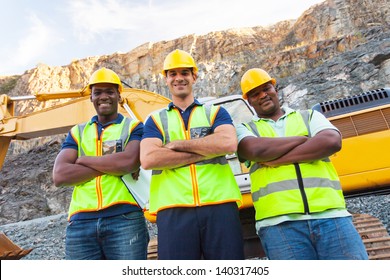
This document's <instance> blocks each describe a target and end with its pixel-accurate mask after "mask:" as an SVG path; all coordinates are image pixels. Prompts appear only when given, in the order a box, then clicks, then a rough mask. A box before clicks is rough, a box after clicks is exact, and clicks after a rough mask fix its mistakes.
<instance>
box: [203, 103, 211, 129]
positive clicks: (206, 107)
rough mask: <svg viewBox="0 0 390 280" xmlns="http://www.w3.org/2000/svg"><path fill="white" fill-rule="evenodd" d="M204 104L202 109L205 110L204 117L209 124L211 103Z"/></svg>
mask: <svg viewBox="0 0 390 280" xmlns="http://www.w3.org/2000/svg"><path fill="white" fill-rule="evenodd" d="M203 106H204V110H205V112H206V118H207V120H208V121H209V126H211V119H210V117H211V105H203Z"/></svg>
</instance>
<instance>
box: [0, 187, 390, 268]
mask: <svg viewBox="0 0 390 280" xmlns="http://www.w3.org/2000/svg"><path fill="white" fill-rule="evenodd" d="M347 207H348V209H349V211H350V212H351V213H366V214H370V215H373V216H375V217H377V218H379V219H380V220H381V221H382V223H383V224H384V226H385V227H386V229H387V231H388V232H389V233H390V194H389V195H372V196H365V197H359V198H351V199H347ZM148 226H149V233H150V236H151V237H155V236H156V227H155V225H154V224H150V223H149V224H148ZM65 227H66V214H60V215H56V216H49V217H44V218H39V219H35V220H30V221H24V222H18V223H13V224H7V225H2V226H0V231H1V232H4V233H5V234H6V235H7V237H8V238H9V239H11V240H12V241H13V242H14V243H15V244H17V245H18V246H19V247H20V248H22V249H30V248H32V249H33V250H32V251H31V253H29V254H28V255H27V256H25V257H24V258H23V259H24V260H61V259H64V256H65V254H64V249H65Z"/></svg>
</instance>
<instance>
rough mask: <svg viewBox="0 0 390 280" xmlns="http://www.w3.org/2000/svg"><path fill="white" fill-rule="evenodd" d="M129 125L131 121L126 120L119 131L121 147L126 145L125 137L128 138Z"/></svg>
mask: <svg viewBox="0 0 390 280" xmlns="http://www.w3.org/2000/svg"><path fill="white" fill-rule="evenodd" d="M130 123H131V119H129V118H126V119H125V125H124V126H123V128H122V131H121V139H122V143H123V146H125V145H126V140H127V137H128V136H129V129H130Z"/></svg>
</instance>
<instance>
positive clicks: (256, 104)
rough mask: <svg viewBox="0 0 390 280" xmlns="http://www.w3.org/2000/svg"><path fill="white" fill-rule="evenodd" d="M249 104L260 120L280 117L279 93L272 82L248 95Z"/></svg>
mask: <svg viewBox="0 0 390 280" xmlns="http://www.w3.org/2000/svg"><path fill="white" fill-rule="evenodd" d="M247 96H248V103H249V104H250V105H251V106H252V107H253V109H255V111H256V113H257V116H258V117H260V118H271V119H275V118H278V117H279V116H280V113H281V112H282V111H281V108H280V104H279V98H278V92H277V90H276V89H275V87H274V85H273V84H272V83H271V82H268V83H265V84H263V85H260V86H258V87H256V88H254V89H252V90H251V91H250V92H249V93H248V95H247Z"/></svg>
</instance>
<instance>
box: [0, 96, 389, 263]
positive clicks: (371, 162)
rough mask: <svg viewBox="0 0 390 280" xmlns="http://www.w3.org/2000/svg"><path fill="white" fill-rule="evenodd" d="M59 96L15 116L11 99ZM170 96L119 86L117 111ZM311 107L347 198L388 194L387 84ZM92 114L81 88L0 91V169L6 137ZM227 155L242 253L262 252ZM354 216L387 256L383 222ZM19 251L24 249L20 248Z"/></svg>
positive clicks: (237, 166) (56, 129)
mask: <svg viewBox="0 0 390 280" xmlns="http://www.w3.org/2000/svg"><path fill="white" fill-rule="evenodd" d="M64 98H70V100H69V101H67V102H64V103H62V104H59V105H56V106H53V107H50V108H46V109H43V110H41V111H37V112H34V113H30V114H25V115H21V116H16V115H15V112H14V110H15V103H16V102H22V101H26V100H29V99H35V100H38V101H47V100H55V99H64ZM170 101H171V100H170V99H168V98H166V97H164V96H162V95H159V94H157V93H154V92H150V91H146V90H140V89H134V88H124V91H123V92H122V102H121V107H120V113H122V114H123V115H126V116H130V117H133V118H137V119H139V120H142V121H145V119H146V117H147V116H148V115H149V114H150V113H151V112H153V111H155V110H158V109H160V108H163V107H165V106H166V105H167V104H168V103H169V102H170ZM201 101H202V102H204V103H209V104H217V105H222V106H224V107H225V108H226V109H227V110H228V112H229V113H230V114H231V116H232V118H233V120H234V122H236V123H241V122H247V121H249V120H250V119H251V118H252V116H253V114H254V111H253V109H252V108H251V107H250V106H249V105H248V103H247V102H246V101H245V100H244V99H242V97H241V96H240V95H231V96H226V97H221V98H212V97H210V98H203V99H202V100H201ZM313 109H315V110H318V111H320V112H321V113H323V114H324V115H325V116H326V117H327V118H328V119H329V120H330V121H331V122H332V123H333V124H334V125H335V126H336V127H337V128H338V129H339V130H340V132H341V134H342V136H343V148H342V150H341V151H340V152H338V153H336V154H334V155H333V156H332V157H331V160H332V162H333V163H334V165H335V167H336V169H337V171H338V174H339V176H340V180H341V185H342V188H343V191H344V194H345V195H346V197H348V196H356V195H369V194H373V193H377V192H381V193H389V192H390V145H389V143H390V89H378V90H373V91H369V92H365V93H362V94H359V95H354V96H350V97H346V98H343V99H338V100H332V101H326V102H322V103H318V104H316V105H315V106H313ZM94 114H95V111H94V108H93V105H92V104H91V102H90V100H89V93H88V92H87V91H85V90H79V91H77V90H76V91H67V92H56V93H37V94H35V95H33V96H24V97H10V96H7V95H0V170H1V167H2V165H3V163H4V159H5V156H6V154H7V150H8V147H9V144H10V142H11V140H13V139H17V140H25V139H31V138H36V137H41V136H50V135H57V134H61V133H67V132H68V131H69V129H70V128H71V127H72V126H73V125H75V124H78V123H81V122H86V121H88V120H89V119H90V118H91V116H93V115H94ZM226 157H227V159H228V161H229V164H230V167H231V168H232V170H233V173H234V174H235V178H236V181H237V183H238V185H239V187H240V190H241V193H242V194H243V199H244V206H243V207H242V209H241V210H240V216H241V225H242V230H243V233H244V238H245V243H244V246H245V248H244V249H245V256H246V258H248V259H249V258H259V257H264V256H265V255H264V252H263V249H262V247H261V243H260V241H259V238H258V237H257V235H256V232H255V227H254V222H255V221H254V208H253V205H252V199H251V194H250V178H249V174H248V169H247V168H246V167H245V166H244V165H243V164H242V163H240V162H239V161H238V158H237V156H236V155H235V154H232V155H227V156H226ZM145 215H146V217H147V218H148V220H149V221H151V222H155V217H152V216H150V215H149V214H148V211H147V210H146V211H145ZM353 217H354V223H355V226H356V228H357V229H358V231H359V233H360V235H361V237H362V239H363V242H364V244H365V246H366V249H367V252H368V255H369V258H370V259H390V236H389V234H388V232H387V230H386V229H385V228H384V226H383V224H382V223H381V222H380V221H379V220H378V219H377V218H375V217H372V216H370V215H365V214H354V215H353ZM2 240H6V239H2ZM11 242H12V241H11ZM155 245H156V244H155V242H152V243H151V245H150V246H149V250H150V254H149V256H150V258H151V259H153V258H157V254H158V253H157V251H156V246H155ZM1 247H4V246H0V250H1ZM8 247H9V246H8ZM11 247H12V246H11ZM19 250H20V252H22V251H23V250H22V249H21V248H19ZM24 252H26V251H25V250H24ZM1 254H3V256H4V252H0V258H2V256H1ZM11 255H12V254H11ZM20 257H22V255H21V256H20Z"/></svg>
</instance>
